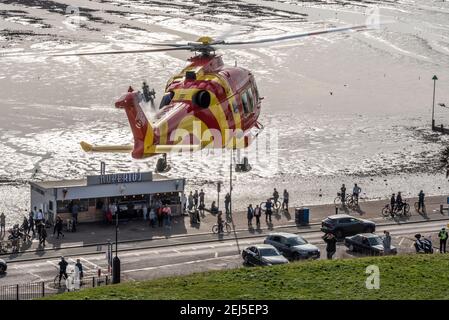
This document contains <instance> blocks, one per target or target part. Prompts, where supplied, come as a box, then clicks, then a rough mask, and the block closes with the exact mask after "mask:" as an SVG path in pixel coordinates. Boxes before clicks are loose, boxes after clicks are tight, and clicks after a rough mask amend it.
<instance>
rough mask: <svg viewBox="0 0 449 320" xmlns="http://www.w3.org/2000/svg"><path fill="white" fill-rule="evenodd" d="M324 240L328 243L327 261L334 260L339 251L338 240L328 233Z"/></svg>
mask: <svg viewBox="0 0 449 320" xmlns="http://www.w3.org/2000/svg"><path fill="white" fill-rule="evenodd" d="M323 240H324V242H326V252H327V259H329V260H332V256H333V255H334V254H335V252H336V251H337V239H336V238H335V236H334V235H333V234H332V233H326V234H325V235H324V237H323Z"/></svg>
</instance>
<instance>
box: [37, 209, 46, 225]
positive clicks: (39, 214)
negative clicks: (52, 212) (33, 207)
mask: <svg viewBox="0 0 449 320" xmlns="http://www.w3.org/2000/svg"><path fill="white" fill-rule="evenodd" d="M41 222H44V214H43V212H42V209H39V211H38V212H37V219H36V226H37V227H40V225H41Z"/></svg>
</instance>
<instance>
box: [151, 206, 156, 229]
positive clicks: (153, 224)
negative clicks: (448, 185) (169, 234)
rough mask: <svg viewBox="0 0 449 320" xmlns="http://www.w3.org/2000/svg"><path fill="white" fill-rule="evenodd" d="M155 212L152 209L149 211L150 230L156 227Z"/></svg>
mask: <svg viewBox="0 0 449 320" xmlns="http://www.w3.org/2000/svg"><path fill="white" fill-rule="evenodd" d="M156 219H157V217H156V212H155V211H154V208H151V209H150V225H151V227H152V228H154V227H155V226H156Z"/></svg>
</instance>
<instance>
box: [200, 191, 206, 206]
mask: <svg viewBox="0 0 449 320" xmlns="http://www.w3.org/2000/svg"><path fill="white" fill-rule="evenodd" d="M199 197H200V210H204V208H205V207H206V206H205V205H204V191H203V189H201V191H200V194H199Z"/></svg>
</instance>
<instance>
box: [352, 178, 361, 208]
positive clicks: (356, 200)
mask: <svg viewBox="0 0 449 320" xmlns="http://www.w3.org/2000/svg"><path fill="white" fill-rule="evenodd" d="M361 192H362V189H361V188H360V187H359V186H358V185H357V183H355V184H354V188H353V189H352V197H353V199H354V203H355V204H356V205H358V204H359V194H360V193H361Z"/></svg>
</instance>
